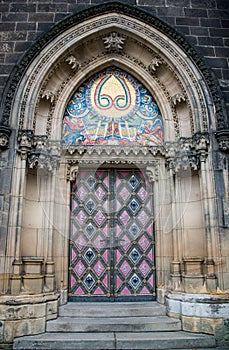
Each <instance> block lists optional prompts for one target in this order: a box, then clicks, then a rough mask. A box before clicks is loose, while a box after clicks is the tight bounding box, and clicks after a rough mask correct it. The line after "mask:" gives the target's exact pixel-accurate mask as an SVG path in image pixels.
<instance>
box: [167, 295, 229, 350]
mask: <svg viewBox="0 0 229 350" xmlns="http://www.w3.org/2000/svg"><path fill="white" fill-rule="evenodd" d="M166 307H167V315H168V316H170V317H176V318H179V319H180V320H181V322H182V329H183V330H184V331H186V332H195V333H206V334H213V335H215V337H216V340H217V342H218V344H220V345H221V344H225V342H226V343H227V342H229V295H228V294H194V293H193V294H192V293H168V294H167V295H166ZM228 345H229V344H228Z"/></svg>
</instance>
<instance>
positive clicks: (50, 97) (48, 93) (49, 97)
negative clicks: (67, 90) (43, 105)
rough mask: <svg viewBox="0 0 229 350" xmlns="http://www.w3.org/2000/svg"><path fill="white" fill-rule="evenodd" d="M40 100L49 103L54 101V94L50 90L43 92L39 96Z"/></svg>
mask: <svg viewBox="0 0 229 350" xmlns="http://www.w3.org/2000/svg"><path fill="white" fill-rule="evenodd" d="M41 98H46V100H50V101H51V103H52V102H53V101H54V100H55V94H54V92H52V91H50V90H45V91H44V92H43V94H42V96H41Z"/></svg>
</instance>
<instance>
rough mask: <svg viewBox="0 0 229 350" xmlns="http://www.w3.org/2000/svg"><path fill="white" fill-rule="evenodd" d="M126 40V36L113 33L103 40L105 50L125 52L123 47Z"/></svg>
mask: <svg viewBox="0 0 229 350" xmlns="http://www.w3.org/2000/svg"><path fill="white" fill-rule="evenodd" d="M125 40H126V37H125V36H124V35H121V34H119V33H116V32H112V33H110V34H108V35H107V36H105V37H104V38H103V42H104V45H105V49H109V50H116V51H120V50H123V45H124V42H125Z"/></svg>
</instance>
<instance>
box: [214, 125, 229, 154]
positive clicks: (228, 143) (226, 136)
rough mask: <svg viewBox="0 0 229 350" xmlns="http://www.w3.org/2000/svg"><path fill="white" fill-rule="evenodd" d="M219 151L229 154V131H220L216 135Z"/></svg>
mask: <svg viewBox="0 0 229 350" xmlns="http://www.w3.org/2000/svg"><path fill="white" fill-rule="evenodd" d="M216 139H217V141H218V145H219V149H220V151H221V152H229V129H224V130H220V131H218V132H217V133H216Z"/></svg>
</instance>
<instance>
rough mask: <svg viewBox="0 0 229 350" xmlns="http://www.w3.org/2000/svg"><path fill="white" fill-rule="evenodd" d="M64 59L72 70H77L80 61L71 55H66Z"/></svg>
mask: <svg viewBox="0 0 229 350" xmlns="http://www.w3.org/2000/svg"><path fill="white" fill-rule="evenodd" d="M65 61H66V62H68V64H69V65H70V66H71V68H72V69H74V70H79V69H80V67H81V65H80V63H79V62H78V61H77V59H76V58H75V56H73V55H71V56H68V57H67V58H66V60H65Z"/></svg>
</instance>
